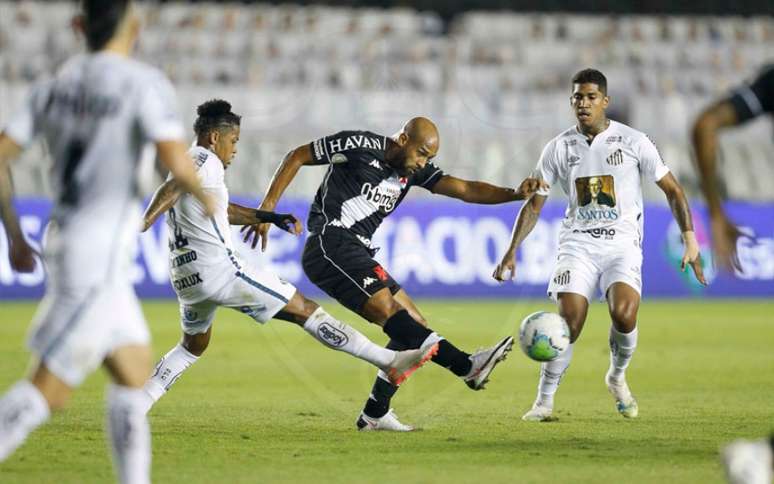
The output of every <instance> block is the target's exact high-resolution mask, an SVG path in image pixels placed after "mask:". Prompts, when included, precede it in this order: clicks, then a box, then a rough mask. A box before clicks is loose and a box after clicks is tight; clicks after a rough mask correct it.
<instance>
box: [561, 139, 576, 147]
mask: <svg viewBox="0 0 774 484" xmlns="http://www.w3.org/2000/svg"><path fill="white" fill-rule="evenodd" d="M577 144H578V140H577V139H566V140H564V147H565V148H569V147H570V146H575V145H577Z"/></svg>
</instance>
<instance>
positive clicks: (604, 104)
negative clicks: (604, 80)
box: [602, 94, 610, 109]
mask: <svg viewBox="0 0 774 484" xmlns="http://www.w3.org/2000/svg"><path fill="white" fill-rule="evenodd" d="M609 105H610V96H608V95H607V94H605V97H604V98H602V107H603V108H604V109H607V107H608V106H609Z"/></svg>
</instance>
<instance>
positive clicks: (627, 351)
mask: <svg viewBox="0 0 774 484" xmlns="http://www.w3.org/2000/svg"><path fill="white" fill-rule="evenodd" d="M635 348H637V328H636V327H635V328H634V330H633V331H632V332H631V333H619V332H618V331H617V330H616V329H615V327H614V326H610V369H609V370H608V374H609V375H610V377H611V378H613V379H614V380H620V379H621V378H623V376H624V373H625V372H626V367H627V366H629V362H630V361H631V360H632V355H633V354H634V350H635Z"/></svg>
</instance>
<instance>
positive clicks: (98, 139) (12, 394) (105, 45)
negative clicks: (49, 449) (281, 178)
mask: <svg viewBox="0 0 774 484" xmlns="http://www.w3.org/2000/svg"><path fill="white" fill-rule="evenodd" d="M77 22H78V23H79V24H80V26H81V27H82V30H83V32H84V34H85V37H86V42H87V45H88V48H89V51H90V52H88V53H85V54H81V55H77V56H75V57H73V58H71V59H70V60H69V61H67V62H66V63H65V64H64V66H62V68H61V69H60V70H59V71H58V72H57V73H56V75H55V76H54V77H53V79H50V80H47V81H44V82H41V83H39V84H37V85H35V86H34V87H33V88H32V91H31V94H30V95H29V97H28V98H27V99H26V101H25V103H24V105H23V107H22V108H21V110H20V111H19V112H18V113H16V115H15V116H13V117H12V118H11V120H10V122H9V124H8V125H7V126H6V128H5V130H4V131H3V133H2V135H0V212H1V214H2V220H3V225H4V226H5V230H6V234H7V236H8V239H9V245H10V260H11V264H12V267H13V268H14V269H15V270H17V271H21V272H25V271H30V270H32V269H34V267H35V259H34V256H33V251H32V249H31V248H30V246H29V245H28V244H27V242H26V241H25V240H24V237H23V235H22V233H21V230H20V228H19V221H18V217H17V214H16V213H15V212H14V209H13V206H12V204H11V197H12V187H11V180H10V170H9V161H10V160H12V159H14V158H16V157H17V156H18V155H19V153H20V152H21V150H22V149H23V148H24V147H26V146H28V145H29V144H30V143H32V141H33V140H34V139H35V138H36V137H37V136H38V135H42V137H43V138H44V139H45V141H46V142H47V145H48V149H49V151H50V152H51V154H52V158H53V162H54V163H53V168H52V173H53V175H54V177H53V185H54V187H53V188H54V194H55V201H54V207H53V210H52V215H51V227H50V230H49V235H48V243H47V246H46V254H45V261H46V265H47V268H48V276H49V277H48V284H47V288H46V295H45V298H44V299H43V301H42V302H41V304H40V306H39V308H38V312H37V315H36V316H35V322H34V325H33V328H32V331H31V333H30V339H29V346H30V349H31V350H32V352H33V353H34V356H35V359H34V361H33V365H32V368H33V369H32V372H31V374H30V376H29V378H26V379H22V380H20V381H18V382H17V383H16V384H15V385H14V386H13V387H11V389H10V390H8V391H7V392H6V393H5V395H3V396H2V398H0V461H4V460H5V459H6V458H8V456H10V455H11V454H12V453H13V451H14V450H15V449H16V448H17V447H18V446H19V445H21V444H22V442H24V440H25V439H26V438H27V436H28V435H29V433H30V432H32V431H33V430H34V429H35V428H37V427H38V426H40V425H41V424H43V423H44V422H45V421H46V420H48V418H49V416H50V412H51V411H52V410H57V409H59V408H61V407H62V406H63V405H64V404H65V402H66V400H67V399H68V397H69V395H70V394H71V392H72V390H73V389H74V388H75V387H77V386H78V385H79V384H80V383H81V382H82V381H83V380H84V378H85V377H86V376H87V375H88V374H89V373H91V372H92V371H93V370H94V369H95V368H96V367H98V366H99V365H103V366H104V367H105V368H106V369H107V371H108V373H109V375H110V378H111V380H112V383H111V384H110V385H109V387H108V391H107V407H108V408H107V415H108V416H107V430H108V434H109V439H110V443H111V448H112V452H113V458H114V466H115V469H116V474H117V476H118V480H119V481H120V482H123V483H132V484H135V483H138V484H139V483H147V482H150V460H151V451H150V430H149V428H148V423H147V420H146V417H145V413H144V411H143V406H142V405H143V403H144V395H143V391H142V385H143V383H144V381H145V378H147V375H148V372H149V371H150V361H151V360H150V357H151V352H150V348H149V341H150V336H149V333H148V329H147V327H146V325H145V321H144V319H143V316H142V312H141V310H140V305H139V303H138V301H137V298H136V296H135V294H134V291H133V289H132V286H131V283H130V280H131V278H130V274H129V267H130V264H131V259H132V254H133V253H134V251H133V244H134V243H135V241H136V239H137V229H138V228H139V227H140V224H141V218H140V216H141V207H140V203H139V202H140V198H139V194H138V192H137V176H138V169H137V165H138V162H139V161H140V158H141V153H143V152H144V151H146V150H145V148H148V147H151V148H152V147H153V145H155V147H156V149H157V151H158V154H159V156H160V158H161V160H162V162H163V163H164V165H166V167H167V168H169V170H170V171H171V172H172V173H174V174H175V178H176V179H178V180H179V181H180V184H181V186H183V187H184V189H185V190H187V191H189V192H190V193H192V194H193V195H194V196H195V197H197V198H198V199H199V200H201V201H202V202H203V207H204V208H203V210H204V211H205V212H207V213H211V212H212V211H213V210H214V202H213V200H211V199H210V197H209V196H208V195H206V194H205V193H204V192H203V190H202V188H201V185H200V184H199V182H198V180H197V179H196V176H195V173H194V170H193V169H192V167H191V162H190V158H188V157H187V156H186V152H185V145H184V144H183V143H182V139H183V128H182V125H181V123H180V121H179V118H178V113H177V107H176V100H175V92H174V90H173V88H172V85H171V84H170V83H169V81H168V80H167V79H166V78H165V77H164V75H163V74H161V72H159V71H157V70H155V69H153V68H151V67H149V66H146V65H144V64H141V63H139V62H136V61H133V60H131V59H129V55H130V52H131V51H132V48H133V46H134V43H135V41H136V39H137V36H138V33H139V22H138V19H137V17H136V15H135V13H134V12H133V9H132V5H131V3H130V1H129V0H113V1H110V0H85V1H83V2H82V12H81V15H79V17H78V19H77Z"/></svg>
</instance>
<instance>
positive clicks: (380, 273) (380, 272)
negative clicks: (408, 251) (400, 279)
mask: <svg viewBox="0 0 774 484" xmlns="http://www.w3.org/2000/svg"><path fill="white" fill-rule="evenodd" d="M374 274H376V277H378V278H379V280H380V281H386V280H387V279H389V278H390V276H389V275H387V271H385V270H384V267H382V266H380V265H377V266H376V267H374Z"/></svg>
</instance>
